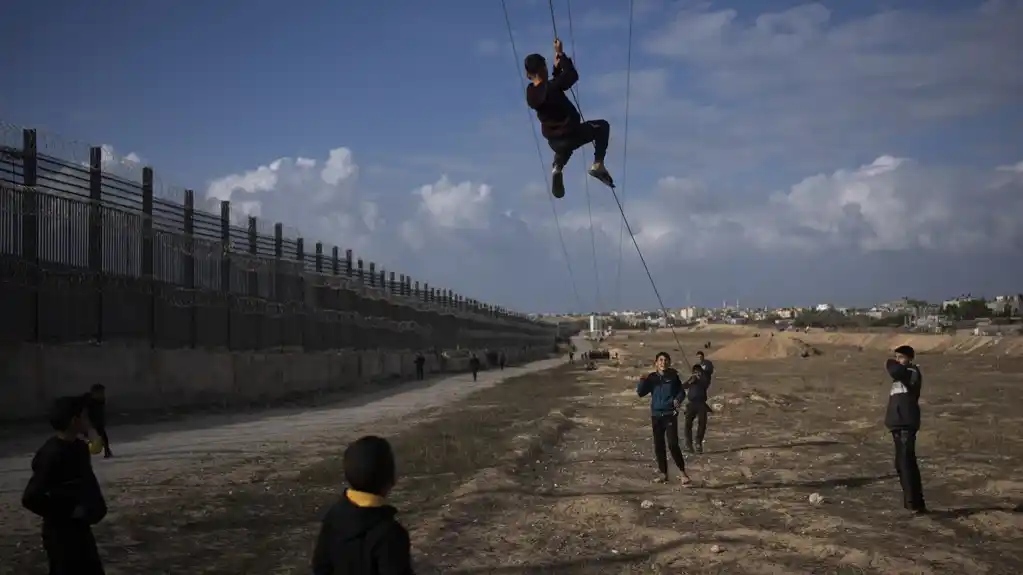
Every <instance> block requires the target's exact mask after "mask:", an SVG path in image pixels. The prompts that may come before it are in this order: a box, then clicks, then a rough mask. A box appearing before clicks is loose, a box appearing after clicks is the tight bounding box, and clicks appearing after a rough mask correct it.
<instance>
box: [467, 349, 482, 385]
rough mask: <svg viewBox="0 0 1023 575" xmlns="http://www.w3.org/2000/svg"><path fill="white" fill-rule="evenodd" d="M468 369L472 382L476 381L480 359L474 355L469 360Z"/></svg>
mask: <svg viewBox="0 0 1023 575" xmlns="http://www.w3.org/2000/svg"><path fill="white" fill-rule="evenodd" d="M469 369H470V370H472V380H473V381H477V377H478V376H479V373H480V358H478V357H476V354H475V353H474V354H472V357H470V358H469Z"/></svg>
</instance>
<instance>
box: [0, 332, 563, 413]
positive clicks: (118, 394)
mask: <svg viewBox="0 0 1023 575" xmlns="http://www.w3.org/2000/svg"><path fill="white" fill-rule="evenodd" d="M549 352H550V348H534V349H531V350H529V351H524V350H508V351H507V352H506V355H507V357H508V360H509V363H521V362H525V361H532V360H534V359H540V358H543V357H546V356H547V355H548V353H549ZM456 355H457V356H456V357H452V358H449V359H447V360H446V361H445V362H444V364H445V365H444V371H445V372H448V373H451V372H460V371H466V370H467V369H468V363H469V360H468V355H467V354H466V353H465V352H464V351H463V352H458V353H457V354H456ZM478 355H479V357H480V359H481V360H483V361H484V364H485V359H484V356H483V354H482V352H478ZM414 359H415V352H414V351H407V352H400V351H393V350H388V351H355V350H351V351H346V350H339V351H330V352H300V351H295V352H227V351H207V350H199V349H195V350H193V349H177V350H167V349H151V348H149V347H143V346H128V345H112V344H104V345H87V344H85V345H58V346H45V345H35V344H22V345H15V346H3V347H0V421H17V420H24V419H32V418H38V417H42V416H43V415H44V414H45V413H46V410H47V406H48V405H49V403H50V401H51V400H52V399H53V398H55V397H59V396H62V395H71V394H78V393H84V392H86V391H88V389H89V387H90V386H91V385H93V384H95V383H102V384H103V385H105V386H107V393H108V395H109V396H110V398H111V399H110V402H111V405H112V406H113V407H112V410H114V411H116V412H126V411H134V410H146V409H159V408H169V407H183V406H193V405H201V404H243V403H248V402H252V401H269V400H274V399H279V398H282V397H287V396H290V395H294V394H301V393H310V392H335V391H347V390H351V391H352V393H358V392H360V391H361V392H365V391H370V390H372V389H373V387H374V386H375V385H380V384H381V382H384V381H387V380H399V379H405V380H411V379H413V378H414V377H415V364H414V363H413V361H414ZM426 359H427V363H426V369H427V372H428V373H438V372H440V370H441V365H440V361H438V359H437V358H436V357H434V356H432V355H427V356H426Z"/></svg>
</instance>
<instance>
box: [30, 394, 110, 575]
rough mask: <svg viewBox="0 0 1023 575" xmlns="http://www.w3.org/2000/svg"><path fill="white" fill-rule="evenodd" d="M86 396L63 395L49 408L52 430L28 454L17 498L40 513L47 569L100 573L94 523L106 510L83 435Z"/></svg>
mask: <svg viewBox="0 0 1023 575" xmlns="http://www.w3.org/2000/svg"><path fill="white" fill-rule="evenodd" d="M87 403H88V399H87V398H86V397H85V396H75V397H62V398H60V399H57V400H56V401H54V402H53V406H52V407H51V409H50V426H51V427H52V428H53V430H54V431H55V432H56V433H55V434H54V435H53V437H51V438H50V439H48V440H47V441H46V443H44V444H43V446H42V447H40V448H39V451H37V452H36V454H35V457H33V458H32V478H31V479H29V482H28V485H27V486H26V487H25V493H24V494H23V495H22V497H21V504H22V505H23V506H24V507H25V508H26V509H28V510H29V511H31V512H32V513H35V514H36V515H38V516H40V517H42V518H43V548H44V549H45V550H46V557H47V559H48V560H49V565H50V570H49V573H50V575H103V574H104V571H103V562H102V560H100V556H99V550H98V549H97V548H96V539H95V538H94V537H93V535H92V526H93V525H95V524H97V523H99V522H100V521H101V520H102V519H103V518H104V517H105V516H106V514H107V504H106V501H105V500H104V499H103V492H102V491H101V490H100V487H99V482H98V481H97V480H96V475H95V474H94V473H93V471H92V456H91V455H90V454H89V448H88V446H87V445H86V444H85V442H84V441H82V439H81V436H83V435H86V434H87V433H88V431H89V420H88V414H87V413H86V410H87Z"/></svg>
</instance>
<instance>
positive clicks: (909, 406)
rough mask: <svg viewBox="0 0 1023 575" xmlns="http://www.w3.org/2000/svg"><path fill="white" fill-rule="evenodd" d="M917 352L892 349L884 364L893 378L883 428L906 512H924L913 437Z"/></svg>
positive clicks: (917, 393)
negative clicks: (889, 439) (887, 433)
mask: <svg viewBox="0 0 1023 575" xmlns="http://www.w3.org/2000/svg"><path fill="white" fill-rule="evenodd" d="M915 357H916V351H915V350H914V349H913V348H912V347H910V346H908V345H900V346H899V347H897V348H895V358H894V359H888V360H886V361H885V371H887V372H888V375H889V376H891V378H892V387H891V391H889V392H888V410H887V412H886V413H885V417H884V424H885V427H887V428H888V430H889V431H891V434H892V440H893V442H894V443H895V471H896V473H898V474H899V482H900V483H901V484H902V503H903V507H905V508H906V509H907V510H909V511H911V512H913V513H915V514H917V515H922V514H924V513H927V505H926V503H925V502H924V488H923V481H922V480H921V478H920V467H919V466H918V465H917V461H916V434H917V432H919V431H920V389H921V388H922V387H923V375H922V374H921V373H920V366H918V365H916V364H915V363H913V359H914V358H915Z"/></svg>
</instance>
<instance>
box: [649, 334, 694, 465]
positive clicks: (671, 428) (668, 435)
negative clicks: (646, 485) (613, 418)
mask: <svg viewBox="0 0 1023 575" xmlns="http://www.w3.org/2000/svg"><path fill="white" fill-rule="evenodd" d="M654 365H655V366H656V368H657V371H654V372H651V373H649V374H647V375H646V376H645V377H643V378H642V379H640V380H639V384H638V385H637V386H636V393H637V394H638V395H639V396H640V397H646V396H647V395H649V396H650V422H651V425H652V427H653V431H654V455H655V456H656V457H657V469H658V471H660V475H659V476H658V477H657V479H655V480H654V481H655V482H656V483H664V482H666V481H668V454H667V453H666V451H671V458H672V460H674V462H675V466H676V467H678V470H679V473H681V474H682V475H681V477H680V481H681V483H682V485H688V484H689V483H691V482H692V480H691V479H690V478H689V475H687V474H686V464H685V460H684V459H683V458H682V448H681V446H680V445H679V443H678V408H679V406H680V405H682V401H683V400H684V399H685V398H686V392H685V390H684V389H683V388H682V380H680V379H679V377H678V372H677V371H675V370H674V369H672V368H671V356H670V355H668V354H667V353H665V352H663V351H662V352H661V353H658V354H657V358H656V359H655V360H654ZM665 440H667V441H665Z"/></svg>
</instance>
